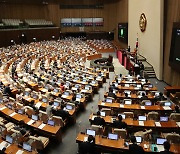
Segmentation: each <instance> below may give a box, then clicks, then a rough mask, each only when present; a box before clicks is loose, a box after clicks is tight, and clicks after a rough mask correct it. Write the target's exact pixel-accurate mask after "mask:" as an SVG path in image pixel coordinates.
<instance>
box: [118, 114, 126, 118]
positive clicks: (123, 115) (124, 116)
mask: <svg viewBox="0 0 180 154" xmlns="http://www.w3.org/2000/svg"><path fill="white" fill-rule="evenodd" d="M119 115H121V116H122V118H123V119H126V115H125V114H118V116H119Z"/></svg>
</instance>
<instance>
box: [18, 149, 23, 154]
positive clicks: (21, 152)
mask: <svg viewBox="0 0 180 154" xmlns="http://www.w3.org/2000/svg"><path fill="white" fill-rule="evenodd" d="M23 153H24V151H23V150H18V151H17V152H16V154H23Z"/></svg>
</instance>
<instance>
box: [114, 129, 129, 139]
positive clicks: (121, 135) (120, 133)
mask: <svg viewBox="0 0 180 154" xmlns="http://www.w3.org/2000/svg"><path fill="white" fill-rule="evenodd" d="M114 133H115V134H118V137H119V138H122V139H126V135H127V131H126V130H125V129H118V128H114Z"/></svg>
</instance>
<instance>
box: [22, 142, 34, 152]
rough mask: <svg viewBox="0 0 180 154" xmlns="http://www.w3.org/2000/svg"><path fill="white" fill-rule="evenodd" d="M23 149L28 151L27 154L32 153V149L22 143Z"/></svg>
mask: <svg viewBox="0 0 180 154" xmlns="http://www.w3.org/2000/svg"><path fill="white" fill-rule="evenodd" d="M23 149H24V150H26V151H28V152H31V151H32V147H31V146H30V145H29V144H27V143H25V142H24V143H23Z"/></svg>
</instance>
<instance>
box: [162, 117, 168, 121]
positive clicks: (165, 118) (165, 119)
mask: <svg viewBox="0 0 180 154" xmlns="http://www.w3.org/2000/svg"><path fill="white" fill-rule="evenodd" d="M167 121H168V116H161V117H160V122H167Z"/></svg>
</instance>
